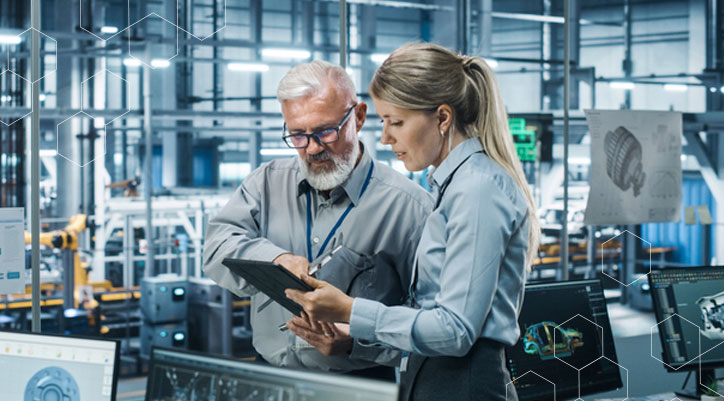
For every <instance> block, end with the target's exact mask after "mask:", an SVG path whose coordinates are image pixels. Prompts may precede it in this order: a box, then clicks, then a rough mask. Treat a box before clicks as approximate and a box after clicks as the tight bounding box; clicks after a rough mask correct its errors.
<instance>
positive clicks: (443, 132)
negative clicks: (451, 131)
mask: <svg viewBox="0 0 724 401" xmlns="http://www.w3.org/2000/svg"><path fill="white" fill-rule="evenodd" d="M440 136H441V137H443V138H445V131H443V130H440Z"/></svg>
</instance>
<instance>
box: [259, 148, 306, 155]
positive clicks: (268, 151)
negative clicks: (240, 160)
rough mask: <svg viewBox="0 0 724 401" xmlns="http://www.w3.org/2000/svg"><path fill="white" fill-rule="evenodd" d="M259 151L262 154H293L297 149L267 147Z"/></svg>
mask: <svg viewBox="0 0 724 401" xmlns="http://www.w3.org/2000/svg"><path fill="white" fill-rule="evenodd" d="M259 153H261V155H262V156H294V155H296V154H297V151H296V149H291V148H267V149H262V150H260V151H259Z"/></svg>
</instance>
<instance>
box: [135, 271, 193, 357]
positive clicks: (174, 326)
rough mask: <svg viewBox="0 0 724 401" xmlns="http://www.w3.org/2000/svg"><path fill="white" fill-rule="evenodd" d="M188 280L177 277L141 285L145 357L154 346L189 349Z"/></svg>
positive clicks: (145, 281)
mask: <svg viewBox="0 0 724 401" xmlns="http://www.w3.org/2000/svg"><path fill="white" fill-rule="evenodd" d="M187 293H188V280H187V279H185V278H182V277H179V276H177V275H174V274H162V275H159V276H156V277H146V278H144V279H143V280H142V281H141V301H140V304H141V312H142V314H143V325H142V326H141V356H143V357H147V356H149V355H150V353H151V346H152V345H158V346H164V347H173V348H186V347H187V346H188V340H187V338H188V325H187V317H188V297H187Z"/></svg>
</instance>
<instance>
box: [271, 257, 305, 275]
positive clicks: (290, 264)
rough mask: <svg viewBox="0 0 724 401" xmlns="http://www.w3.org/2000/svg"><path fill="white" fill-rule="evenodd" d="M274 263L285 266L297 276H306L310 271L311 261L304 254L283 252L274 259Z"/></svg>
mask: <svg viewBox="0 0 724 401" xmlns="http://www.w3.org/2000/svg"><path fill="white" fill-rule="evenodd" d="M274 263H276V264H278V265H281V266H283V267H284V268H285V269H287V270H289V271H290V272H292V273H293V274H294V275H295V276H297V277H304V276H306V275H307V274H308V272H309V261H308V260H307V258H305V257H303V256H297V255H294V254H291V253H283V254H281V255H279V256H277V258H276V259H274Z"/></svg>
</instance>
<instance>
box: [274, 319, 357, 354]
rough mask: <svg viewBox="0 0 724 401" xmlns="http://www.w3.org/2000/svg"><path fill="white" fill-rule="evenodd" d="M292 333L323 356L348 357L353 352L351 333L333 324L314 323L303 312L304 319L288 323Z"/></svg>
mask: <svg viewBox="0 0 724 401" xmlns="http://www.w3.org/2000/svg"><path fill="white" fill-rule="evenodd" d="M287 327H288V328H289V330H291V331H292V333H294V334H296V335H297V336H298V337H299V338H301V339H302V340H304V341H306V342H308V343H309V344H310V345H312V346H313V347H314V348H316V349H317V350H318V351H319V352H321V353H322V355H326V356H331V355H347V354H349V352H350V351H351V350H352V343H353V341H354V340H353V339H352V337H350V336H349V334H348V333H349V332H348V331H347V333H344V332H343V329H342V330H341V329H340V328H338V327H337V326H336V325H335V324H333V323H328V322H314V321H310V320H309V315H307V314H306V313H304V312H302V317H294V318H293V319H292V320H290V321H288V322H287Z"/></svg>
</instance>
